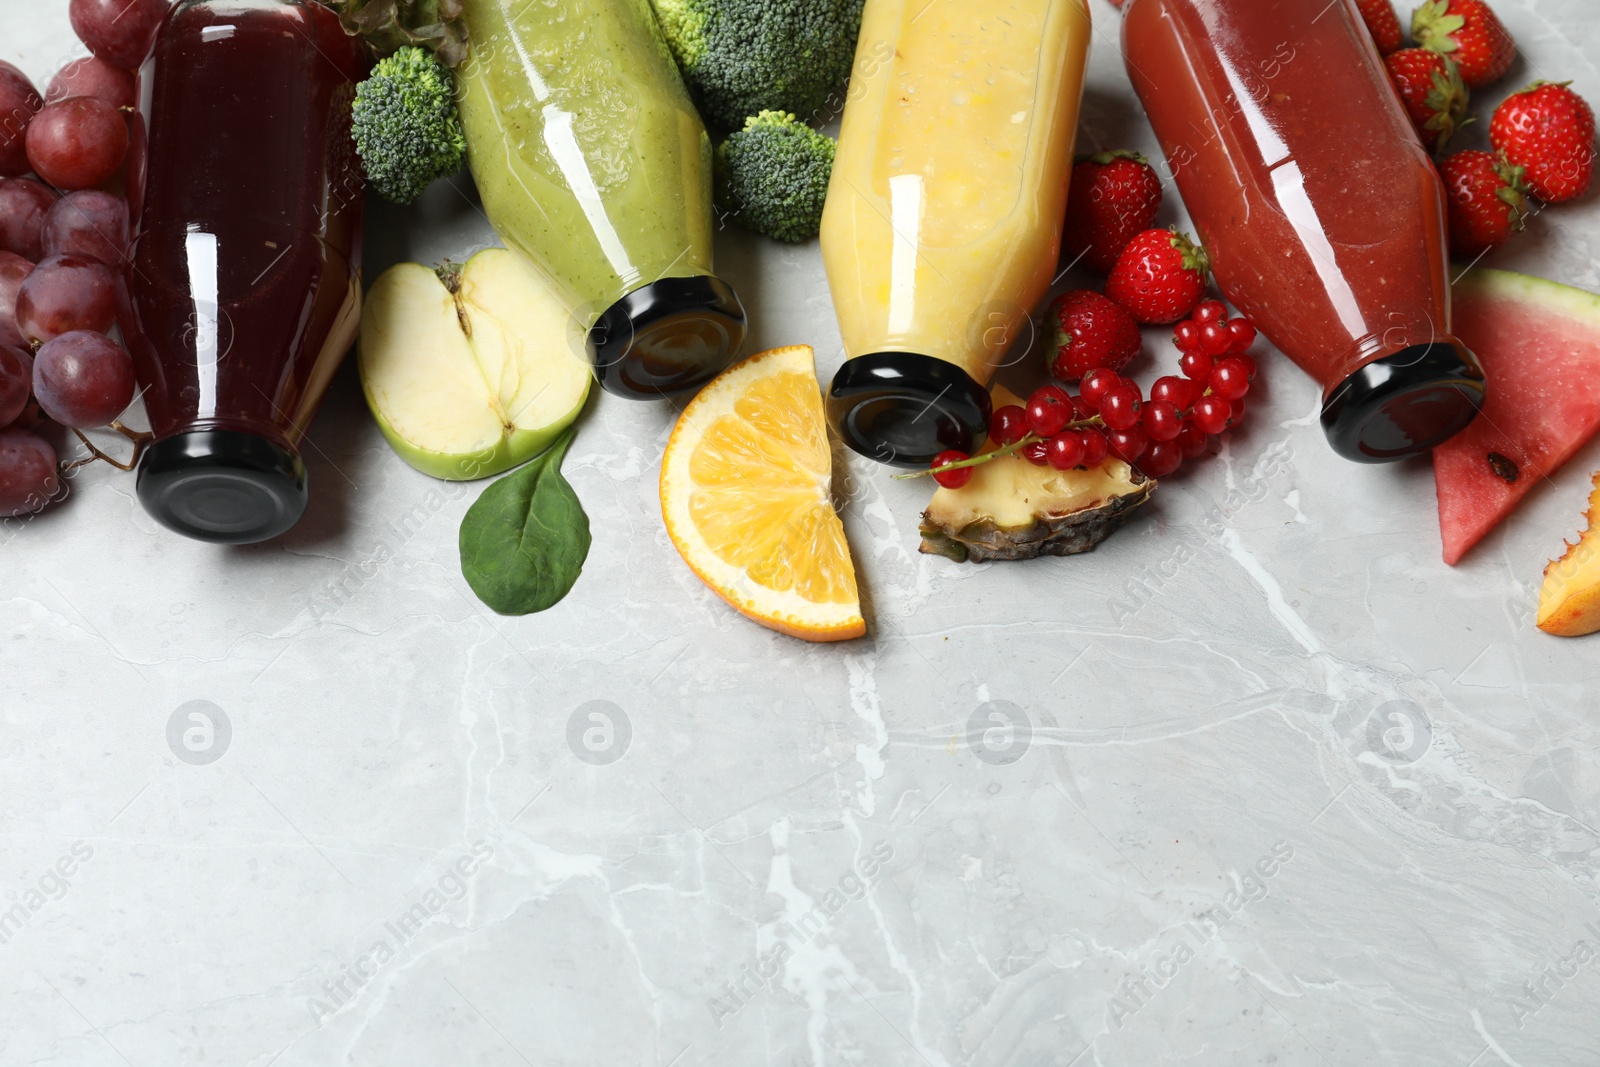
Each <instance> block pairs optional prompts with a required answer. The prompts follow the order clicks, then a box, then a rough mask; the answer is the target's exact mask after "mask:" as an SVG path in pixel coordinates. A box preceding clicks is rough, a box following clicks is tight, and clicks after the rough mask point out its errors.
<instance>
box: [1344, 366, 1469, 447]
mask: <svg viewBox="0 0 1600 1067" xmlns="http://www.w3.org/2000/svg"><path fill="white" fill-rule="evenodd" d="M1483 398H1484V380H1483V369H1482V368H1481V367H1479V366H1478V360H1477V357H1475V356H1474V355H1473V354H1472V353H1471V352H1469V351H1467V349H1466V346H1464V345H1462V344H1461V343H1460V342H1459V341H1454V340H1448V341H1433V342H1430V343H1428V344H1424V345H1412V346H1411V347H1409V348H1403V349H1401V350H1400V351H1399V352H1396V353H1395V354H1394V355H1392V356H1385V357H1383V358H1382V359H1377V360H1373V361H1372V362H1371V363H1368V364H1367V365H1366V366H1364V367H1362V368H1360V369H1359V370H1357V371H1356V372H1355V373H1354V374H1352V375H1350V377H1348V378H1346V379H1345V380H1344V381H1342V382H1340V383H1339V384H1338V386H1337V387H1335V388H1334V390H1333V392H1332V393H1331V394H1330V395H1329V396H1328V399H1327V401H1326V402H1325V403H1324V404H1323V405H1322V431H1323V433H1325V434H1327V435H1328V443H1329V444H1331V445H1333V450H1334V451H1335V452H1337V453H1339V455H1341V456H1344V457H1345V458H1346V459H1353V460H1355V461H1356V462H1358V463H1389V462H1392V461H1394V460H1397V459H1407V458H1409V457H1411V456H1418V455H1421V454H1422V453H1424V452H1428V451H1430V450H1432V449H1433V448H1434V447H1435V446H1437V445H1440V444H1443V443H1444V442H1445V441H1447V440H1449V439H1450V438H1451V437H1454V436H1455V435H1456V434H1458V433H1460V432H1461V431H1462V430H1464V429H1466V427H1467V424H1468V423H1469V422H1471V421H1472V420H1473V419H1474V418H1476V417H1477V414H1478V409H1479V408H1481V407H1482V406H1483Z"/></svg>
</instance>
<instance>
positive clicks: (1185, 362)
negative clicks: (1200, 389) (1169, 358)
mask: <svg viewBox="0 0 1600 1067" xmlns="http://www.w3.org/2000/svg"><path fill="white" fill-rule="evenodd" d="M1214 362H1215V361H1214V360H1212V358H1211V357H1210V356H1208V355H1206V354H1205V353H1204V352H1201V351H1200V350H1199V349H1196V350H1195V351H1193V352H1185V353H1184V354H1183V355H1181V356H1179V357H1178V369H1179V370H1181V371H1182V372H1183V376H1184V377H1185V378H1188V379H1189V380H1190V381H1195V382H1203V381H1205V380H1206V376H1207V375H1209V374H1210V373H1211V367H1212V364H1213V363H1214Z"/></svg>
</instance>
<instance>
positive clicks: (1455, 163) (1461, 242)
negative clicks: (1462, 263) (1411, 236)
mask: <svg viewBox="0 0 1600 1067" xmlns="http://www.w3.org/2000/svg"><path fill="white" fill-rule="evenodd" d="M1439 177H1441V178H1443V179H1444V190H1445V200H1446V210H1447V212H1448V214H1449V218H1450V251H1451V253H1452V254H1454V255H1456V256H1460V257H1476V256H1479V255H1482V254H1483V253H1484V252H1487V251H1489V250H1490V249H1491V248H1499V247H1500V246H1501V245H1503V244H1505V243H1506V242H1507V241H1509V240H1510V239H1511V235H1512V234H1513V233H1515V232H1517V231H1518V230H1520V229H1522V220H1523V218H1524V216H1526V215H1527V213H1528V198H1527V196H1526V195H1525V194H1526V192H1527V186H1525V185H1524V184H1523V182H1522V168H1521V167H1517V166H1513V165H1512V164H1510V163H1507V162H1506V161H1505V159H1504V158H1501V157H1497V156H1495V155H1493V154H1492V153H1490V152H1481V151H1478V150H1476V149H1473V150H1470V151H1466V152H1457V153H1456V154H1455V155H1453V156H1451V157H1450V158H1449V159H1447V160H1445V161H1444V162H1443V163H1441V164H1439Z"/></svg>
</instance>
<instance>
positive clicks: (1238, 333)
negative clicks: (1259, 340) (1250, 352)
mask: <svg viewBox="0 0 1600 1067" xmlns="http://www.w3.org/2000/svg"><path fill="white" fill-rule="evenodd" d="M1228 333H1230V334H1232V335H1233V350H1234V351H1235V352H1243V351H1244V350H1245V349H1247V348H1249V347H1250V346H1251V345H1253V344H1255V343H1256V328H1255V327H1254V326H1252V325H1250V320H1249V319H1229V320H1228Z"/></svg>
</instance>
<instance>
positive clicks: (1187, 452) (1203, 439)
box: [1173, 422, 1211, 459]
mask: <svg viewBox="0 0 1600 1067" xmlns="http://www.w3.org/2000/svg"><path fill="white" fill-rule="evenodd" d="M1173 444H1175V445H1177V446H1178V450H1179V451H1180V452H1182V453H1183V458H1184V459H1199V458H1200V457H1201V456H1203V455H1205V454H1206V449H1208V448H1210V447H1211V438H1209V437H1207V436H1206V434H1205V431H1203V430H1201V429H1200V427H1198V426H1196V425H1195V424H1194V423H1192V422H1185V423H1184V424H1183V429H1182V430H1180V431H1178V439H1177V440H1176V441H1174V442H1173Z"/></svg>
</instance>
